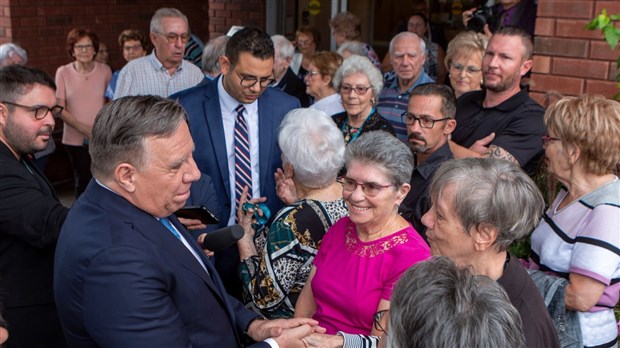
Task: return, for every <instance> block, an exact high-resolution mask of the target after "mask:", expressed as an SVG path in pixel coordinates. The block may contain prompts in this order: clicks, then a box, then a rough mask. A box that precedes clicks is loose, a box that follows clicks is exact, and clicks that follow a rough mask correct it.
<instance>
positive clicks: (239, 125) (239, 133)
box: [235, 104, 252, 210]
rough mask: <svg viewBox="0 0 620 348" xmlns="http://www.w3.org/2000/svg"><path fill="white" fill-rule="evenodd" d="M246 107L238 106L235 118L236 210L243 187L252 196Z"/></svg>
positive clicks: (249, 196)
mask: <svg viewBox="0 0 620 348" xmlns="http://www.w3.org/2000/svg"><path fill="white" fill-rule="evenodd" d="M244 110H245V107H244V106H243V105H241V104H239V106H237V108H236V109H235V112H237V118H236V119H235V202H236V206H235V210H236V208H237V207H239V201H240V199H241V194H242V193H243V188H244V187H245V186H247V187H248V189H249V190H248V197H247V199H250V198H252V166H251V162H250V139H249V137H248V124H247V122H246V121H245V118H244V117H243V111H244Z"/></svg>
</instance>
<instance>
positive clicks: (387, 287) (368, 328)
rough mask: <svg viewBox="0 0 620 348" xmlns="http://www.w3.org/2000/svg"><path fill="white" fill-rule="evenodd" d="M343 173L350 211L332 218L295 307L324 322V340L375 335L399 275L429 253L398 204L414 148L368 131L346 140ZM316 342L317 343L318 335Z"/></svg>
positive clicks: (324, 342) (340, 341)
mask: <svg viewBox="0 0 620 348" xmlns="http://www.w3.org/2000/svg"><path fill="white" fill-rule="evenodd" d="M345 166H346V169H347V173H346V175H345V176H344V177H342V178H341V179H340V183H341V184H342V188H343V191H342V192H343V198H344V200H345V202H346V204H347V207H348V209H349V216H348V217H345V218H342V219H340V220H339V221H338V222H337V223H336V224H334V225H333V226H332V227H331V228H330V229H329V231H328V232H327V234H326V235H325V237H324V238H323V243H322V244H321V247H320V249H319V252H318V254H317V256H316V258H315V259H314V265H313V267H312V270H311V271H310V276H309V277H308V281H307V282H306V285H305V286H304V289H303V290H302V292H301V294H300V296H299V299H298V300H297V305H296V307H295V316H296V317H312V318H314V319H316V320H318V321H319V324H320V325H321V326H323V327H325V328H326V329H327V335H318V334H317V335H315V336H313V337H312V338H313V339H314V340H318V341H319V343H320V344H319V345H320V346H329V347H332V346H342V345H343V343H344V342H345V337H347V338H351V337H352V336H350V335H341V334H338V335H337V333H339V331H342V332H346V333H348V334H352V335H354V336H355V335H373V336H378V335H379V334H380V332H378V330H377V329H375V328H373V316H374V314H375V313H376V312H378V311H382V310H386V309H389V307H390V295H391V293H392V289H393V288H394V285H395V283H396V281H398V279H399V278H400V275H401V274H402V273H403V272H404V271H405V270H407V269H408V268H409V267H410V266H411V265H413V264H415V263H417V262H420V261H423V260H426V259H427V258H429V257H430V250H429V247H428V245H427V244H426V242H424V240H423V239H422V237H420V235H419V234H418V233H417V232H416V230H415V229H414V228H413V227H412V226H411V224H410V223H408V222H407V221H406V220H405V219H404V218H403V217H401V216H400V215H399V214H398V205H399V204H400V203H401V202H402V201H403V199H404V198H405V196H406V195H407V193H408V192H409V189H410V185H409V179H410V177H411V171H412V170H413V155H412V154H411V151H410V150H409V148H408V147H407V145H405V144H404V143H403V142H401V141H400V140H398V139H397V138H396V137H394V136H392V135H390V134H389V133H386V132H370V133H367V134H364V135H362V136H360V137H359V138H358V139H357V140H356V141H355V142H353V143H351V144H349V145H348V146H347V149H346V152H345ZM315 343H317V342H315Z"/></svg>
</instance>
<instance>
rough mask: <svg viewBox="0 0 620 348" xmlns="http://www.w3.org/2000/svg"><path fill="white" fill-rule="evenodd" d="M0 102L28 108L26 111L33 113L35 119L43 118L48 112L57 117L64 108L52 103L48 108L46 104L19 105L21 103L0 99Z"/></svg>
mask: <svg viewBox="0 0 620 348" xmlns="http://www.w3.org/2000/svg"><path fill="white" fill-rule="evenodd" d="M1 103H3V104H7V105H12V106H17V107H19V108H24V109H28V111H30V112H33V113H34V118H35V119H37V120H42V119H44V118H45V116H46V115H47V113H48V112H49V113H51V114H52V117H55V118H58V117H60V114H61V113H62V110H64V109H65V108H64V107H62V106H60V105H54V106H52V107H51V108H50V107H47V106H44V105H34V106H28V105H21V104H17V103H11V102H8V101H2V102H1Z"/></svg>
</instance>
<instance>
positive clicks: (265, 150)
mask: <svg viewBox="0 0 620 348" xmlns="http://www.w3.org/2000/svg"><path fill="white" fill-rule="evenodd" d="M269 92H270V91H269V90H268V89H267V90H265V92H264V93H263V95H262V96H261V97H260V98H258V134H259V136H258V138H259V139H258V153H259V157H258V160H259V170H260V173H259V176H260V187H261V191H263V192H266V191H265V189H266V188H267V183H266V180H267V177H268V176H269V175H271V176H273V174H274V173H269V163H270V161H269V159H270V158H271V156H272V154H271V152H272V151H273V148H272V146H271V144H270V139H271V137H273V136H275V135H274V134H273V132H274V124H273V119H272V117H271V115H272V113H273V107H272V105H271V104H270V103H269ZM263 192H261V195H263Z"/></svg>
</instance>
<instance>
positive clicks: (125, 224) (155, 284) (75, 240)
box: [54, 96, 323, 347]
mask: <svg viewBox="0 0 620 348" xmlns="http://www.w3.org/2000/svg"><path fill="white" fill-rule="evenodd" d="M89 150H90V154H91V156H92V158H93V161H92V164H93V165H92V171H93V178H94V180H92V181H91V182H90V183H89V185H88V187H87V189H86V191H85V192H84V193H83V194H82V195H81V196H80V198H79V199H78V200H77V201H76V202H75V204H74V205H73V208H72V210H71V212H70V213H69V215H68V216H67V219H66V221H65V224H64V226H63V228H62V233H61V236H60V239H59V240H58V246H57V249H56V258H55V265H54V276H55V279H54V294H55V298H56V302H57V307H58V313H59V315H60V319H61V322H62V325H63V329H64V332H65V336H66V338H67V340H68V342H69V345H70V346H75V347H77V346H79V347H241V346H242V345H243V344H244V342H245V341H246V340H248V339H251V340H252V341H256V342H259V343H256V347H278V346H280V347H303V343H302V342H301V341H300V338H301V337H303V336H305V335H307V334H309V333H311V332H313V331H315V330H317V331H323V330H320V328H317V327H316V326H315V325H316V324H317V322H316V321H314V320H309V319H305V320H297V319H290V320H263V319H264V318H262V317H261V316H260V315H258V314H256V313H254V312H251V311H250V310H248V309H246V308H245V307H243V305H242V304H241V303H240V302H239V301H237V300H235V299H234V298H232V297H230V296H229V295H228V294H227V293H226V292H225V290H224V287H223V285H222V282H221V280H220V278H219V277H218V274H217V272H216V271H215V269H214V268H213V266H212V265H211V262H210V261H209V260H208V259H207V257H206V256H205V254H204V252H203V250H201V248H200V247H199V246H198V244H197V243H196V241H195V240H194V238H193V237H192V236H191V235H190V234H189V233H188V231H187V230H186V229H185V228H184V227H183V225H181V223H180V222H179V220H178V219H177V218H176V217H175V216H174V215H173V213H174V212H175V211H177V210H178V209H179V208H181V207H183V206H184V204H185V201H186V200H187V198H188V197H189V190H190V185H191V184H192V182H195V181H196V180H198V179H199V177H200V172H199V171H198V168H197V167H196V163H195V162H194V159H193V157H192V152H193V151H194V142H193V141H192V139H191V136H190V133H189V128H188V126H187V123H186V122H185V112H184V110H183V108H182V107H181V106H180V105H179V104H178V103H175V102H173V101H171V100H169V99H164V98H162V97H157V96H139V97H124V98H120V99H117V100H114V101H113V102H111V103H110V104H108V105H106V106H105V107H104V108H103V109H102V110H101V111H100V112H99V115H98V116H97V119H96V120H95V124H94V126H93V138H92V140H91V143H90V148H89ZM257 319H258V320H257ZM270 337H273V338H270ZM263 340H264V342H260V341H263Z"/></svg>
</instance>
